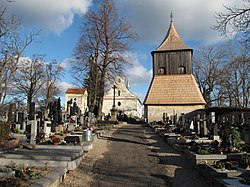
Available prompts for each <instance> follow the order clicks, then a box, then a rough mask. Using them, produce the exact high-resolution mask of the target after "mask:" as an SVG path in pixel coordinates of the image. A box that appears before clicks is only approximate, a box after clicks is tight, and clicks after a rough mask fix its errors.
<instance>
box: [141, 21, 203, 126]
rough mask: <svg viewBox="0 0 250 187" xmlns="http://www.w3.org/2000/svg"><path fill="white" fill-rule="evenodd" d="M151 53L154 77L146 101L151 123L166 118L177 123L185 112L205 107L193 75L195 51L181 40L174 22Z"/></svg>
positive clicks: (146, 115)
mask: <svg viewBox="0 0 250 187" xmlns="http://www.w3.org/2000/svg"><path fill="white" fill-rule="evenodd" d="M151 54H152V57H153V78H152V81H151V84H150V86H149V89H148V92H147V95H146V97H145V101H144V110H145V111H144V114H145V117H146V118H147V120H148V122H152V121H159V120H163V118H165V119H166V120H171V122H172V123H175V122H176V121H177V120H178V118H179V117H180V116H182V115H184V114H185V113H189V112H191V111H193V110H197V109H202V108H204V107H205V104H206V102H205V100H204V98H203V96H202V94H201V93H200V90H199V88H198V85H197V83H196V81H195V78H194V76H193V75H192V54H193V50H192V49H190V48H188V47H187V46H186V45H185V43H184V42H183V41H182V40H181V38H180V37H179V35H178V33H177V31H176V30H175V27H174V23H173V21H171V23H170V26H169V30H168V33H167V35H166V37H165V39H164V40H163V42H162V43H161V44H160V46H159V47H158V48H157V49H156V50H155V51H153V52H152V53H151Z"/></svg>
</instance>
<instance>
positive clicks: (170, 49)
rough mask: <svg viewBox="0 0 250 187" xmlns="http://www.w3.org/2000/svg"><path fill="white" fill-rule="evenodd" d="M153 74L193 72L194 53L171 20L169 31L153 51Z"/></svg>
mask: <svg viewBox="0 0 250 187" xmlns="http://www.w3.org/2000/svg"><path fill="white" fill-rule="evenodd" d="M151 54H152V57H153V75H173V74H191V73H192V54H193V50H192V49H189V48H188V47H187V46H186V44H184V42H183V41H182V40H181V38H180V36H179V35H178V33H177V32H176V30H175V27H174V23H173V21H172V20H171V23H170V26H169V29H168V33H167V35H166V37H165V38H164V40H163V42H162V43H161V44H160V46H159V47H158V48H157V49H156V50H155V51H153V52H152V53H151Z"/></svg>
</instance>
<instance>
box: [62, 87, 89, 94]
mask: <svg viewBox="0 0 250 187" xmlns="http://www.w3.org/2000/svg"><path fill="white" fill-rule="evenodd" d="M85 91H87V89H86V88H68V89H67V90H66V92H65V93H66V94H84V93H85Z"/></svg>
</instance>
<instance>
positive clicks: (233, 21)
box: [213, 0, 250, 44]
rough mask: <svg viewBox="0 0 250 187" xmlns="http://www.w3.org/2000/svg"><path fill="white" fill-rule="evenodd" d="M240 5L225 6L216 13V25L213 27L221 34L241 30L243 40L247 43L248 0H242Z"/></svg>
mask: <svg viewBox="0 0 250 187" xmlns="http://www.w3.org/2000/svg"><path fill="white" fill-rule="evenodd" d="M242 2H243V6H242V7H236V6H233V7H229V6H225V5H224V7H225V9H226V10H225V12H218V13H216V22H217V23H216V25H215V26H214V27H213V29H215V30H218V31H219V32H220V33H221V34H227V33H233V32H242V33H243V34H244V35H245V40H246V42H247V43H248V44H249V42H250V40H249V36H250V31H249V27H250V0H242Z"/></svg>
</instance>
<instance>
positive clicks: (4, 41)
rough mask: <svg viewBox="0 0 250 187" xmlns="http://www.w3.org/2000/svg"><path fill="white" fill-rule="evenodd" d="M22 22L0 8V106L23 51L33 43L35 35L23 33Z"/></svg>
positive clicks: (3, 8)
mask: <svg viewBox="0 0 250 187" xmlns="http://www.w3.org/2000/svg"><path fill="white" fill-rule="evenodd" d="M21 26H22V22H21V20H20V19H18V18H17V17H16V16H14V15H11V14H10V13H9V12H8V11H7V8H6V7H3V6H1V7H0V104H1V105H3V104H4V100H5V97H6V92H7V90H8V88H9V84H10V82H11V79H12V78H13V75H14V73H15V71H16V69H17V65H18V62H19V60H20V57H21V56H22V54H23V52H24V50H25V49H26V48H27V47H28V46H29V45H30V44H31V43H32V42H33V40H34V37H35V36H37V35H38V33H39V32H37V33H25V32H24V31H23V30H22V27H21Z"/></svg>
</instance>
